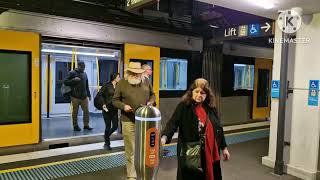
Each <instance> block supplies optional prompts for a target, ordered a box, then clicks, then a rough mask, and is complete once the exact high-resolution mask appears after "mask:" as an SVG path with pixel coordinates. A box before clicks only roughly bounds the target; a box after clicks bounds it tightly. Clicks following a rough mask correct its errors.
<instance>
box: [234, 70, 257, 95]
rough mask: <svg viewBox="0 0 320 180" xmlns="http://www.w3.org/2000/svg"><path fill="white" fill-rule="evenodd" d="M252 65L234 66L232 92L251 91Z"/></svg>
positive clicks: (252, 79) (252, 82) (252, 81)
mask: <svg viewBox="0 0 320 180" xmlns="http://www.w3.org/2000/svg"><path fill="white" fill-rule="evenodd" d="M253 84H254V65H247V64H234V86H233V89H234V90H241V89H244V90H253Z"/></svg>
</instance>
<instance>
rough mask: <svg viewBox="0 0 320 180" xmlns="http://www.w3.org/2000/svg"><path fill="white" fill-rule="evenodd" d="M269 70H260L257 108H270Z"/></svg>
mask: <svg viewBox="0 0 320 180" xmlns="http://www.w3.org/2000/svg"><path fill="white" fill-rule="evenodd" d="M269 74H270V72H269V70H268V69H258V92H257V95H258V97H257V107H268V101H269V80H270V79H269V78H270V77H269V76H270V75H269Z"/></svg>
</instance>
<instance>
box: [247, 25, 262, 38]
mask: <svg viewBox="0 0 320 180" xmlns="http://www.w3.org/2000/svg"><path fill="white" fill-rule="evenodd" d="M259 34H260V24H250V25H249V35H251V36H257V35H259Z"/></svg>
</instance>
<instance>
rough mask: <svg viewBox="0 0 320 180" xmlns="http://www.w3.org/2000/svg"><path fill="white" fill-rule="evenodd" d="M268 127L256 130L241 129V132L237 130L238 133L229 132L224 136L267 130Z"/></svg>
mask: <svg viewBox="0 0 320 180" xmlns="http://www.w3.org/2000/svg"><path fill="white" fill-rule="evenodd" d="M267 129H270V128H263V129H256V130H251V131H243V132H238V133H231V134H226V135H225V136H232V135H237V134H245V133H251V132H257V131H262V130H267Z"/></svg>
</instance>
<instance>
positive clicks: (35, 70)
mask: <svg viewBox="0 0 320 180" xmlns="http://www.w3.org/2000/svg"><path fill="white" fill-rule="evenodd" d="M0 39H1V41H0V137H1V138H0V147H7V146H15V145H24V144H34V143H38V142H39V141H40V60H39V58H40V36H39V34H36V33H29V32H16V31H8V30H0Z"/></svg>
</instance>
